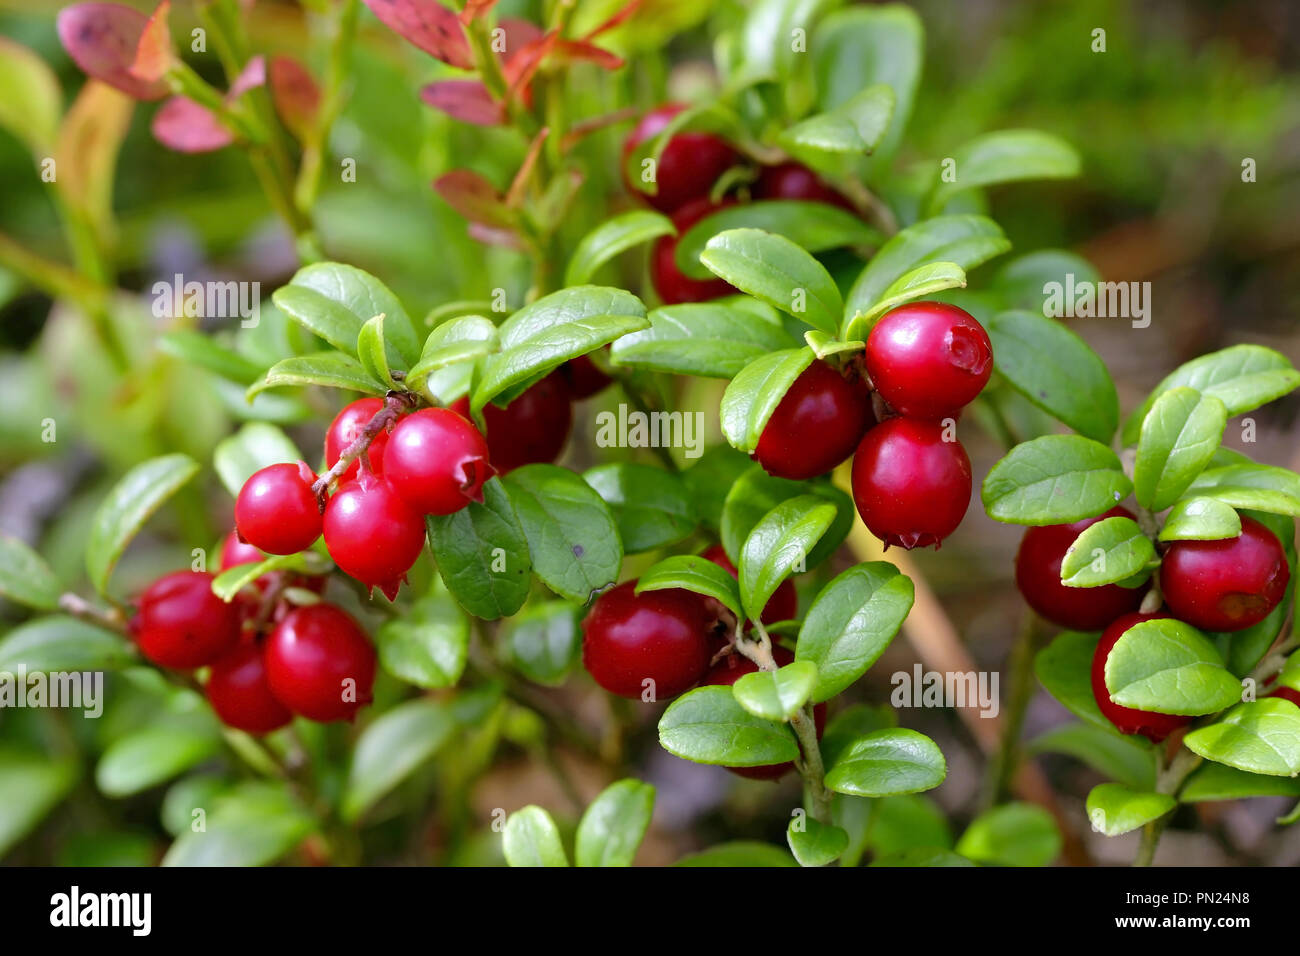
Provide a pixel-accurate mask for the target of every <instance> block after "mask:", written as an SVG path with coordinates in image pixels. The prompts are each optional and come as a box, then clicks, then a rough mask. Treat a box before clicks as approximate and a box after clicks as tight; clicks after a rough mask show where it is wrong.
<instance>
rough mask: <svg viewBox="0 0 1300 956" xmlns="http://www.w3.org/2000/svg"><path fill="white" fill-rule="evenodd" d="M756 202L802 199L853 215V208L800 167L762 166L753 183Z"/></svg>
mask: <svg viewBox="0 0 1300 956" xmlns="http://www.w3.org/2000/svg"><path fill="white" fill-rule="evenodd" d="M754 198H755V199H803V200H806V201H810V202H824V203H826V204H827V205H830V206H839V207H840V208H841V209H846V210H848V211H849V212H852V213H856V212H857V210H856V209H854V208H853V204H852V203H851V202H849V201H848V199H846V198H845V197H844V196H842V195H840V193H838V192H836V191H835V190H834V189H831V187H830V186H827V185H826V184H825V183H824V182H822V181H821V179H820V178H819V177H818V176H817V174H816V173H814V172H813V171H812V170H811V169H809V168H808V167H807V166H805V165H803V164H802V163H778V164H777V165H775V166H764V167H763V169H762V171H761V172H760V173H759V174H758V180H757V182H755V183H754Z"/></svg>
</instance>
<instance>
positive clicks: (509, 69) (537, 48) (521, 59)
mask: <svg viewBox="0 0 1300 956" xmlns="http://www.w3.org/2000/svg"><path fill="white" fill-rule="evenodd" d="M559 40H560V35H559V34H558V33H556V32H554V31H551V32H550V33H546V34H543V35H542V36H540V37H538V38H537V39H535V40H530V41H529V42H528V43H525V44H524V45H523V47H521V48H520V49H519V50H518V52H516V53H515V54H514V55H513V56H510V58H509V59H508V60H506V65H505V67H504V69H503V72H504V73H505V76H506V83H507V85H508V86H509V87H510V90H509V92H508V93H507V95H508V96H509V97H511V98H513V97H515V96H519V95H521V93H522V91H523V90H525V89H526V88H527V87H528V84H529V83H531V82H532V81H533V77H534V76H535V75H536V74H537V69H538V67H540V66H541V65H542V61H543V60H544V59H546V56H547V54H548V53H550V52H551V50H552V49H554V48H555V44H556V43H558V42H559Z"/></svg>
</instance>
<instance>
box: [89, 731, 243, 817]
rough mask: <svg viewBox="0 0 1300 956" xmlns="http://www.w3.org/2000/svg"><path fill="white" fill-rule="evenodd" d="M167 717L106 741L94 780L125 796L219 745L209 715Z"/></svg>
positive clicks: (204, 756) (114, 794)
mask: <svg viewBox="0 0 1300 956" xmlns="http://www.w3.org/2000/svg"><path fill="white" fill-rule="evenodd" d="M185 716H186V717H191V716H192V717H194V718H196V719H184V720H181V719H169V720H167V721H165V722H160V723H157V724H151V725H148V726H145V727H143V728H141V729H140V730H136V731H134V732H132V733H130V734H127V735H126V736H124V737H120V738H118V739H117V740H115V741H113V742H112V743H111V744H109V746H108V749H107V750H105V751H104V754H103V756H102V757H100V758H99V763H98V764H97V765H96V767H95V783H96V784H97V785H98V787H99V789H100V790H101V791H102V792H103V793H104V794H106V795H107V796H110V797H125V796H129V795H130V794H133V793H139V792H140V791H141V790H147V789H148V788H149V787H153V786H156V785H157V784H160V783H164V782H165V781H167V780H170V779H171V778H172V777H175V776H176V775H177V774H180V773H183V772H184V771H186V770H188V769H189V768H190V767H193V766H194V765H195V764H197V763H200V762H202V761H204V760H207V759H208V758H209V757H211V756H212V755H213V754H214V753H216V752H217V750H218V749H219V748H220V746H221V736H220V734H219V733H218V732H217V727H216V722H215V721H214V720H212V719H197V715H185Z"/></svg>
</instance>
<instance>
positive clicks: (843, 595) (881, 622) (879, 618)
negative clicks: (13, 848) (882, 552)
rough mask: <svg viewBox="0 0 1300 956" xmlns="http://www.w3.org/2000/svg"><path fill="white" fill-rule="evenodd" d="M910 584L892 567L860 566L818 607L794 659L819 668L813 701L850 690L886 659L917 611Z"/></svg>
mask: <svg viewBox="0 0 1300 956" xmlns="http://www.w3.org/2000/svg"><path fill="white" fill-rule="evenodd" d="M914 598H915V590H914V588H913V586H912V580H911V578H909V577H907V575H905V574H902V573H901V572H900V571H899V570H898V569H897V568H896V567H894V566H893V565H892V564H890V563H889V562H887V561H872V562H869V563H865V564H858V565H855V566H854V567H851V568H849V569H848V570H847V571H845V572H843V573H842V574H840V575H838V576H837V577H836V578H835V579H834V580H832V581H831V582H830V583H829V584H827V585H826V587H824V588H822V590H821V593H820V594H818V595H817V598H816V599H815V600H814V601H813V603H812V607H810V608H809V609H808V614H807V616H806V617H805V618H804V622H803V626H802V627H801V628H800V629H799V641H798V643H797V644H796V645H795V659H796V660H800V661H811V662H812V663H814V664H816V665H817V686H816V687H814V688H813V693H812V699H813V701H814V702H817V703H820V702H821V701H824V700H830V699H831V698H832V697H834V696H836V695H837V694H839V693H840V692H841V691H844V690H846V689H848V687H849V686H851V685H852V684H853V683H854V682H855V681H856V680H857V679H858V678H859V677H861V676H862V675H863V674H865V673H866V672H867V669H868V668H869V667H871V665H872V664H874V663H875V662H876V661H877V660H878V659H879V658H880V655H881V654H883V653H884V651H885V648H887V647H888V646H889V642H890V641H892V640H893V639H894V635H895V634H897V633H898V629H899V628H900V627H902V625H903V621H904V620H906V618H907V615H908V612H909V611H911V609H912V601H913V600H914Z"/></svg>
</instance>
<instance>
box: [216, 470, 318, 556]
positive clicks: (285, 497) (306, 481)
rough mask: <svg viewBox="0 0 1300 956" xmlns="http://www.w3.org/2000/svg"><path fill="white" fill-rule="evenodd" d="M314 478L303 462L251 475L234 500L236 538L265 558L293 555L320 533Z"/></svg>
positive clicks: (308, 544) (309, 543) (310, 543)
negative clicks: (313, 485) (276, 555)
mask: <svg viewBox="0 0 1300 956" xmlns="http://www.w3.org/2000/svg"><path fill="white" fill-rule="evenodd" d="M315 480H316V476H315V475H314V474H312V470H311V469H310V468H308V467H307V465H306V463H305V462H301V461H300V462H298V463H297V464H293V465H289V464H280V465H268V466H267V467H266V468H263V469H262V470H261V471H257V472H254V473H253V475H252V477H251V478H249V479H248V481H246V482H244V487H242V488H240V489H239V497H237V498H236V499H235V527H236V528H237V529H238V530H239V536H240V537H241V538H243V539H244V540H245V541H247V542H248V543H249V544H251V545H253V546H254V547H256V548H261V549H262V550H263V551H265V552H266V553H267V554H296V553H297V552H299V551H302V550H304V549H305V548H309V547H311V545H312V542H314V541H315V540H316V539H317V538H319V537H320V532H321V515H320V506H319V505H318V504H317V501H316V495H315V494H314V493H313V492H312V490H311V486H312V482H314V481H315Z"/></svg>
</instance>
